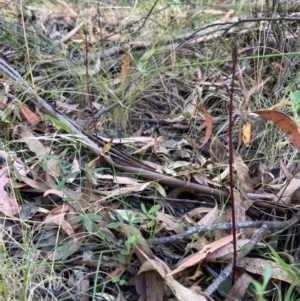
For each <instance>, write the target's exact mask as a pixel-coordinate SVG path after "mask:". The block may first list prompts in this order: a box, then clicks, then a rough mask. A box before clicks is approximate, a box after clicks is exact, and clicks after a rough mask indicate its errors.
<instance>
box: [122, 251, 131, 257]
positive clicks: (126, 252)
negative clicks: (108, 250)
mask: <svg viewBox="0 0 300 301" xmlns="http://www.w3.org/2000/svg"><path fill="white" fill-rule="evenodd" d="M129 253H130V250H121V252H120V254H121V255H124V256H126V255H128V254H129Z"/></svg>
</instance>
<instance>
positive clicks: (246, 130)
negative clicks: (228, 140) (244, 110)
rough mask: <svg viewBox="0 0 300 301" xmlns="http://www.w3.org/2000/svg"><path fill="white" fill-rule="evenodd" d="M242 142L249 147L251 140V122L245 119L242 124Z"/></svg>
mask: <svg viewBox="0 0 300 301" xmlns="http://www.w3.org/2000/svg"><path fill="white" fill-rule="evenodd" d="M243 142H244V145H245V146H246V147H249V144H250V142H251V122H250V121H247V122H246V123H245V124H244V125H243Z"/></svg>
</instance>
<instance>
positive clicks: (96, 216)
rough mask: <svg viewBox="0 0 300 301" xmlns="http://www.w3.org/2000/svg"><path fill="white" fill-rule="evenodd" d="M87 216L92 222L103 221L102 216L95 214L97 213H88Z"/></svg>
mask: <svg viewBox="0 0 300 301" xmlns="http://www.w3.org/2000/svg"><path fill="white" fill-rule="evenodd" d="M86 216H87V217H88V218H89V219H90V220H92V221H97V220H100V219H102V216H101V215H99V214H95V213H88V214H87V215H86Z"/></svg>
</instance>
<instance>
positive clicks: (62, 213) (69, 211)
mask: <svg viewBox="0 0 300 301" xmlns="http://www.w3.org/2000/svg"><path fill="white" fill-rule="evenodd" d="M75 215H76V211H75V210H74V209H73V207H71V206H70V205H66V204H65V205H62V206H59V207H57V208H55V209H53V210H52V211H50V212H49V213H48V215H47V217H46V219H45V221H44V224H50V225H57V226H59V227H61V229H62V230H63V231H64V232H65V233H66V234H67V235H68V236H72V235H74V229H73V227H72V224H71V223H69V222H68V221H67V220H70V219H72V217H75Z"/></svg>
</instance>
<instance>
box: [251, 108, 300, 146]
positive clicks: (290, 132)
mask: <svg viewBox="0 0 300 301" xmlns="http://www.w3.org/2000/svg"><path fill="white" fill-rule="evenodd" d="M254 113H255V114H258V115H259V116H260V117H262V118H265V119H268V120H272V121H273V122H275V123H276V125H277V126H278V127H280V129H281V130H282V131H283V132H284V133H285V134H286V135H287V136H288V137H289V139H290V140H291V142H292V143H293V144H294V146H295V147H296V148H297V149H298V150H300V134H299V131H298V126H297V124H296V123H295V121H293V120H292V119H291V118H290V117H289V116H288V115H286V114H284V113H282V112H278V111H273V110H260V111H255V112H254Z"/></svg>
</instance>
